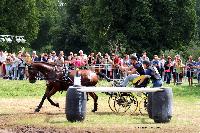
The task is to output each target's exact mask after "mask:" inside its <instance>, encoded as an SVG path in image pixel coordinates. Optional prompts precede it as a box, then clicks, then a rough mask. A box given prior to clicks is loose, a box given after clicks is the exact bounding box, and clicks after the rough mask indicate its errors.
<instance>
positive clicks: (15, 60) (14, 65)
mask: <svg viewBox="0 0 200 133" xmlns="http://www.w3.org/2000/svg"><path fill="white" fill-rule="evenodd" d="M11 58H12V61H13V63H12V70H13V74H12V79H15V80H16V79H17V78H18V75H17V74H18V65H19V59H18V58H17V57H16V56H15V54H13V55H11Z"/></svg>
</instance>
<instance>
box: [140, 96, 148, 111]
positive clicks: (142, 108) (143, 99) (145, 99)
mask: <svg viewBox="0 0 200 133" xmlns="http://www.w3.org/2000/svg"><path fill="white" fill-rule="evenodd" d="M139 97H140V98H139V101H138V102H139V103H138V110H139V112H140V114H141V115H144V114H147V104H148V97H147V96H146V94H144V93H142V95H141V96H139Z"/></svg>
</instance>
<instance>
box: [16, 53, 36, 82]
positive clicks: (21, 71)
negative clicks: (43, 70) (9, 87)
mask: <svg viewBox="0 0 200 133" xmlns="http://www.w3.org/2000/svg"><path fill="white" fill-rule="evenodd" d="M35 57H36V56H35ZM18 58H19V65H18V75H19V80H23V79H24V74H25V64H26V62H25V57H24V56H23V55H21V56H19V57H18ZM32 59H33V58H32Z"/></svg>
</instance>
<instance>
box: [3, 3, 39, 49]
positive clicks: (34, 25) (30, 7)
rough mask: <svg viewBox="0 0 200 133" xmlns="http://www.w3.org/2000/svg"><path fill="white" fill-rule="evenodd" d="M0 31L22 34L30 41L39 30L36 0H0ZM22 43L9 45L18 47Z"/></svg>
mask: <svg viewBox="0 0 200 133" xmlns="http://www.w3.org/2000/svg"><path fill="white" fill-rule="evenodd" d="M0 16H1V17H0V33H1V34H4V35H7V34H8V35H24V36H25V39H26V40H28V42H32V41H33V40H34V39H35V38H36V36H37V33H38V30H39V18H38V16H39V12H38V10H37V7H36V0H25V1H19V0H18V1H15V0H1V1H0ZM21 46H27V44H26V45H23V44H17V45H12V46H11V45H10V47H9V50H10V49H11V47H14V48H13V49H15V48H20V47H21Z"/></svg>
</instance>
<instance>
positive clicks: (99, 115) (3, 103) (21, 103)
mask: <svg viewBox="0 0 200 133" xmlns="http://www.w3.org/2000/svg"><path fill="white" fill-rule="evenodd" d="M0 84H1V87H0V132H11V131H12V132H13V131H14V132H191V133H193V132H200V124H199V123H200V115H199V114H200V87H199V86H194V87H188V86H187V84H186V83H185V84H183V85H178V86H174V85H170V87H172V88H173V94H174V108H173V117H172V120H171V122H170V123H166V124H155V123H154V122H153V120H151V119H149V118H148V116H147V114H146V115H143V116H142V115H140V114H139V113H136V114H134V115H130V113H125V114H124V113H123V114H115V113H113V112H112V111H111V110H110V109H109V106H108V103H107V100H108V96H107V95H105V94H103V93H98V96H99V105H98V111H97V112H96V113H92V112H91V110H92V108H93V102H92V99H91V98H89V101H88V102H87V115H86V119H85V121H84V122H76V123H70V122H68V121H67V120H66V116H65V113H64V112H65V95H66V92H63V93H62V94H60V93H57V94H56V95H54V96H53V98H52V99H53V100H55V101H57V102H59V103H60V108H56V107H53V106H51V105H50V104H49V103H48V102H47V101H45V103H44V106H43V108H42V109H41V112H40V113H33V112H34V109H35V107H36V106H37V105H38V104H39V102H40V100H41V97H42V95H43V94H44V91H45V82H44V81H37V82H36V83H35V84H30V83H29V82H28V81H11V80H3V79H1V80H0ZM108 85H109V84H108V83H107V82H105V81H100V82H99V83H98V86H108ZM164 86H166V85H164Z"/></svg>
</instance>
